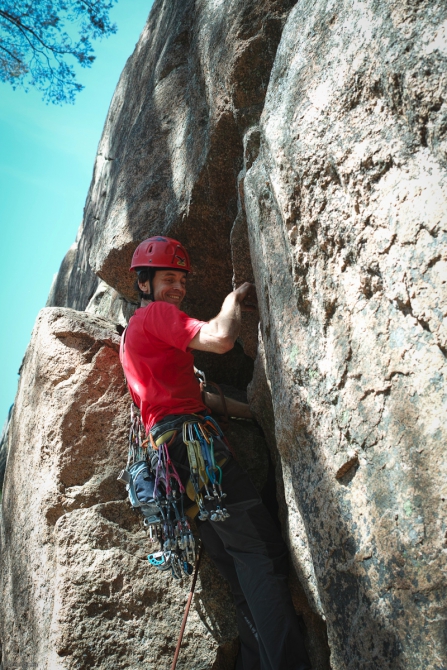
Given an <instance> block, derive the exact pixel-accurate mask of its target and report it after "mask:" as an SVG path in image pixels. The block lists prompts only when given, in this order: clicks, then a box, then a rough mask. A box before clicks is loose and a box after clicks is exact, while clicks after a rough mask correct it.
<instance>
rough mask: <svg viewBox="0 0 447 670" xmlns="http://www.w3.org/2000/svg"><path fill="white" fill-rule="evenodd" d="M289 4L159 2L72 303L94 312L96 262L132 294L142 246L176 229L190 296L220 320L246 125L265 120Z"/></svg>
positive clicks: (122, 97) (97, 191) (85, 235)
mask: <svg viewBox="0 0 447 670" xmlns="http://www.w3.org/2000/svg"><path fill="white" fill-rule="evenodd" d="M292 6H293V1H292V0H262V1H261V2H259V0H258V1H257V2H255V1H254V0H249V1H248V2H247V1H246V0H244V1H242V0H231V1H230V2H220V1H219V2H216V1H215V0H200V1H199V2H193V1H192V0H173V1H171V2H166V1H165V0H156V1H155V3H154V6H153V9H152V11H151V14H150V17H149V19H148V22H147V24H146V26H145V28H144V30H143V32H142V35H141V37H140V40H139V42H138V45H137V47H136V49H135V52H134V53H133V55H132V56H131V57H130V58H129V60H128V62H127V65H126V67H125V68H124V71H123V73H122V75H121V78H120V81H119V83H118V86H117V89H116V91H115V95H114V97H113V100H112V103H111V106H110V109H109V113H108V116H107V120H106V123H105V127H104V131H103V135H102V138H101V141H100V144H99V147H98V155H97V158H96V162H95V168H94V175H93V180H92V184H91V187H90V191H89V194H88V197H87V202H86V205H85V211H84V220H83V224H82V231H81V233H80V235H79V238H78V244H77V250H76V261H75V265H76V267H77V268H79V271H76V272H73V273H72V274H71V276H70V279H69V282H68V286H67V295H68V296H69V302H68V303H67V305H69V306H76V307H77V308H79V307H78V306H77V305H74V304H73V301H74V300H75V301H77V303H78V304H80V302H82V301H84V304H83V305H82V309H85V306H86V305H87V303H88V302H89V300H90V298H91V296H92V294H93V291H92V286H91V275H90V272H89V268H91V270H93V272H94V273H96V274H97V275H99V276H100V277H101V278H102V279H103V280H105V281H106V282H107V284H109V285H110V286H112V287H113V288H115V289H116V290H117V291H118V292H119V293H120V294H121V295H123V296H126V297H127V298H128V299H130V300H133V299H135V294H134V289H133V277H132V275H131V274H130V273H129V272H128V268H129V266H130V259H131V257H132V253H133V251H134V249H135V247H136V246H137V243H138V242H140V241H141V240H142V239H144V238H145V237H149V236H150V235H153V234H160V233H169V234H170V235H171V236H173V237H176V236H177V237H178V238H179V239H181V241H182V242H183V243H185V244H186V245H187V246H188V248H189V249H190V251H191V258H192V263H193V267H194V270H195V272H194V275H193V277H192V279H191V282H190V291H189V300H190V304H191V305H193V306H194V310H195V313H196V315H197V316H199V317H201V318H202V317H203V318H211V317H212V316H214V313H213V310H214V309H215V307H216V306H220V303H221V302H222V300H223V298H224V297H225V295H226V293H228V291H229V290H231V278H232V274H233V270H232V265H231V251H230V231H231V227H232V225H233V221H234V217H235V216H236V212H237V185H236V177H237V174H238V172H239V170H240V167H241V157H242V139H241V138H242V134H241V133H242V132H243V130H244V128H246V127H248V125H250V124H251V123H253V120H257V119H259V116H260V113H261V111H262V105H263V101H264V97H265V92H266V89H267V84H268V76H269V72H270V69H271V66H272V64H273V60H274V57H275V53H276V48H277V45H278V42H279V39H280V36H281V29H282V26H283V24H284V21H285V19H286V17H287V13H288V11H289V10H290V8H291V7H292ZM210 259H212V263H213V273H212V274H213V276H212V277H210V276H209V274H210V273H209V272H208V265H209V262H210ZM210 293H211V294H212V296H213V297H212V299H210V298H209V294H210Z"/></svg>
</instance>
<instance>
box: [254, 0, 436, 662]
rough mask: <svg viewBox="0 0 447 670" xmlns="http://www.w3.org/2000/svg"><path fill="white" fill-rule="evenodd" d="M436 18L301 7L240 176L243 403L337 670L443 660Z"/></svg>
mask: <svg viewBox="0 0 447 670" xmlns="http://www.w3.org/2000/svg"><path fill="white" fill-rule="evenodd" d="M446 26H447V5H446V4H445V3H444V2H432V1H425V2H419V3H416V4H415V3H407V2H397V3H387V2H372V1H371V2H370V1H368V0H367V1H366V2H362V3H357V2H354V1H349V2H343V3H342V2H332V3H327V2H325V1H321V2H320V1H319V0H317V1H316V2H315V1H314V0H312V2H310V1H307V0H305V1H304V2H299V3H297V4H296V6H295V7H294V9H293V11H292V12H291V14H290V15H289V18H288V21H287V23H286V26H285V28H284V31H283V34H282V39H281V43H280V46H279V49H278V52H277V57H276V61H275V65H274V67H273V70H272V74H271V78H270V82H269V88H268V92H267V96H266V102H265V107H264V111H263V114H262V117H261V122H260V125H259V128H258V130H257V132H259V136H260V141H259V149H258V153H257V157H256V158H255V160H254V162H253V158H251V163H252V164H251V165H250V166H249V167H248V169H246V171H245V173H244V175H243V179H244V183H243V188H242V189H241V191H242V192H243V209H244V211H245V212H246V219H247V231H248V236H249V239H250V246H251V258H252V262H253V270H254V274H255V278H256V285H257V288H258V295H259V300H260V315H261V338H262V342H263V352H264V353H263V355H262V357H261V358H259V359H258V363H257V366H258V367H260V370H258V371H257V374H256V377H255V380H254V382H253V384H252V387H251V397H252V405H253V408H254V409H255V410H256V408H258V411H257V413H258V416H259V419H260V421H261V422H262V421H264V423H266V430H269V431H270V432H272V430H273V431H274V433H275V436H276V442H277V447H278V451H279V454H280V460H281V464H282V471H283V474H284V479H285V489H286V496H288V498H289V501H290V502H291V504H292V507H290V505H289V510H290V512H289V513H291V510H293V509H294V507H295V508H296V510H297V517H296V518H299V517H301V519H302V521H303V523H302V525H301V524H299V525H298V531H299V532H298V542H297V543H295V542H294V539H293V538H291V542H292V544H295V546H297V544H299V542H300V538H301V537H302V535H303V532H302V531H303V530H304V535H307V538H308V542H309V544H308V546H309V548H310V556H311V558H312V564H313V569H312V570H309V565H308V561H307V557H308V554H307V553H306V551H304V552H301V554H299V555H298V556H297V560H298V563H301V564H302V568H301V570H300V572H301V574H306V573H307V574H308V575H309V584H310V585H311V584H312V583H315V584H316V587H317V591H318V594H319V600H320V602H321V606H322V610H323V612H324V614H325V617H326V621H327V626H328V636H329V644H330V648H331V665H332V668H333V669H334V670H335V669H337V670H342V669H343V670H346V669H348V668H349V669H352V670H354V669H355V670H358V669H362V670H366V669H371V670H372V668H374V669H376V668H380V669H383V670H385V669H388V668H389V669H391V668H392V669H393V670H397V669H398V668H399V669H402V670H403V669H404V668H405V670H419V669H420V668H430V669H431V670H435V669H438V668H441V667H445V666H446V665H447V645H446V638H445V627H444V624H445V612H446V587H447V572H446V569H445V566H446V537H445V534H446V524H447V519H446V507H445V505H446V503H445V499H446V493H447V489H446V481H447V477H446V475H447V471H446V459H445V444H446V441H447V431H446V404H445V378H446V374H447V363H446V354H447V348H446V344H447V343H446V333H447V331H446V320H445V317H446V305H447V247H446V242H447V214H446V213H447V173H446V168H447V123H446V120H447V101H446V98H445V91H446V83H447V79H446V76H447V40H446V30H447V28H446ZM266 387H268V388H269V389H270V391H271V396H272V401H273V412H272V414H271V415H270V419H269V414H268V412H267V413H266V412H265V410H264V406H265V397H266ZM263 399H264V400H263ZM300 528H301V530H300ZM309 590H312V589H309Z"/></svg>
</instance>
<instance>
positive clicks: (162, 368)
mask: <svg viewBox="0 0 447 670" xmlns="http://www.w3.org/2000/svg"><path fill="white" fill-rule="evenodd" d="M203 324H204V321H198V320H197V319H192V318H191V317H189V316H188V315H187V314H185V312H181V311H180V310H179V309H178V308H177V307H176V306H175V305H171V304H170V303H168V302H164V301H156V302H151V303H150V304H149V305H148V306H147V307H140V309H137V311H136V312H135V314H134V315H133V317H132V318H131V319H130V321H129V325H128V326H127V329H126V331H125V334H124V335H123V337H122V338H121V349H120V360H121V364H122V366H123V369H124V374H125V375H126V379H127V385H128V387H129V391H130V394H131V396H132V398H133V401H134V403H135V404H136V405H137V406H138V407H139V408H140V410H141V416H142V418H143V421H144V425H145V426H146V430H150V429H151V428H152V426H153V425H154V424H155V423H157V422H158V421H160V420H161V419H162V418H163V417H164V416H166V415H167V414H194V413H196V412H202V411H203V410H205V409H206V407H205V405H204V404H203V402H202V397H201V394H200V386H199V382H198V381H197V379H196V377H195V375H194V357H193V355H192V353H191V349H188V344H189V343H190V342H191V340H192V339H193V337H194V336H195V335H196V334H197V333H198V332H199V330H200V329H201V327H202V326H203Z"/></svg>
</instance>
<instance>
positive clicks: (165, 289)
mask: <svg viewBox="0 0 447 670" xmlns="http://www.w3.org/2000/svg"><path fill="white" fill-rule="evenodd" d="M152 291H153V295H154V300H156V301H157V300H163V302H169V303H170V304H171V305H175V306H176V307H180V305H181V303H182V300H183V298H184V297H185V295H186V272H183V271H182V270H157V272H156V273H155V276H154V278H153V280H152Z"/></svg>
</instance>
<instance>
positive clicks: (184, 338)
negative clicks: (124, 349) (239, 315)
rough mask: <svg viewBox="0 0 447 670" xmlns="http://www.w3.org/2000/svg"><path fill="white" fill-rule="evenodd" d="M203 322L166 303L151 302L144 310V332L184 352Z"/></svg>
mask: <svg viewBox="0 0 447 670" xmlns="http://www.w3.org/2000/svg"><path fill="white" fill-rule="evenodd" d="M205 323H206V322H205V321H199V320H198V319H192V318H191V317H190V316H188V315H187V314H185V312H182V311H180V310H179V309H178V308H177V307H176V306H175V305H171V304H170V303H168V302H163V301H161V300H160V301H157V302H153V303H151V304H150V305H148V306H147V308H146V315H145V319H144V329H145V331H146V332H147V333H148V334H150V335H152V336H155V337H157V338H158V339H159V340H162V341H163V342H165V343H166V344H169V345H170V346H172V347H176V348H177V349H181V350H182V351H186V349H187V348H188V345H189V343H190V342H191V340H192V339H193V337H194V336H195V335H196V334H197V333H198V332H199V330H200V329H201V328H202V326H203V325H204V324H205Z"/></svg>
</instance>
